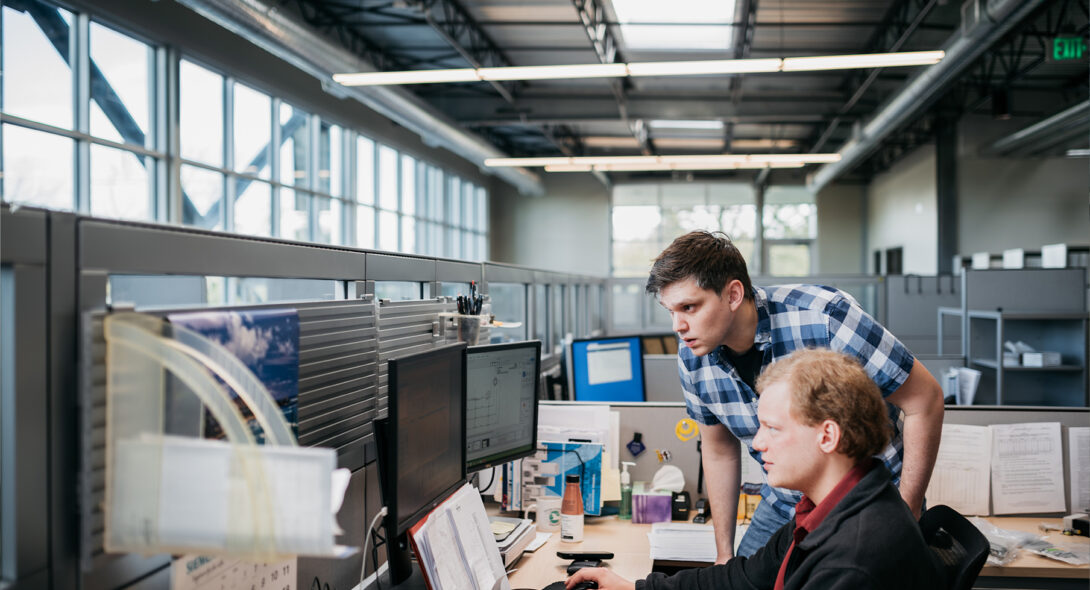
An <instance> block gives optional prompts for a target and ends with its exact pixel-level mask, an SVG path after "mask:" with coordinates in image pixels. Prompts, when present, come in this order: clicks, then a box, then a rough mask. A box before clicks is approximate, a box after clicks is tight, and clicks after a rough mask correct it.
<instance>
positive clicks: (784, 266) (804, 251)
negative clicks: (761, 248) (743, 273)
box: [768, 244, 810, 277]
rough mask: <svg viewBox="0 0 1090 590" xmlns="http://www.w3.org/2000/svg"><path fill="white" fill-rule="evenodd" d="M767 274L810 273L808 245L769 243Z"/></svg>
mask: <svg viewBox="0 0 1090 590" xmlns="http://www.w3.org/2000/svg"><path fill="white" fill-rule="evenodd" d="M768 274H770V275H773V276H788V277H799V276H806V275H808V274H810V245H809V244H769V246H768Z"/></svg>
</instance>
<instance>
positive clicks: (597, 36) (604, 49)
mask: <svg viewBox="0 0 1090 590" xmlns="http://www.w3.org/2000/svg"><path fill="white" fill-rule="evenodd" d="M572 5H573V6H574V7H575V11H576V13H577V14H578V15H579V23H580V25H582V27H583V32H584V33H586V34H587V39H588V40H589V41H590V45H591V48H592V49H594V55H595V56H597V57H598V61H599V62H601V63H604V64H611V63H618V62H623V61H624V58H623V57H622V56H621V53H620V51H619V50H618V49H617V39H616V37H614V36H613V30H612V29H611V28H610V25H609V24H607V22H606V11H605V7H604V6H603V5H602V4H601V3H600V2H599V0H572ZM630 87H631V83H630V82H629V81H628V80H627V79H625V78H622V79H611V80H610V81H609V88H610V90H611V91H612V92H613V96H614V98H616V100H617V112H618V114H619V115H620V118H621V121H623V122H624V124H625V126H626V127H628V129H629V131H630V132H631V133H632V136H633V137H635V138H636V141H637V142H638V143H639V144H640V151H641V152H643V154H644V155H651V154H652V153H654V149H653V147H652V146H651V142H650V140H649V139H648V136H647V128H646V127H645V126H644V124H643V121H641V120H638V119H635V120H634V119H632V118H630V117H629V115H628V89H629V88H630Z"/></svg>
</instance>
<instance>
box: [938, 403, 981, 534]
mask: <svg viewBox="0 0 1090 590" xmlns="http://www.w3.org/2000/svg"><path fill="white" fill-rule="evenodd" d="M991 461H992V431H991V429H990V428H988V427H987V426H969V425H966V424H943V425H942V443H940V445H939V455H938V458H937V459H936V460H935V469H934V471H933V472H932V473H931V483H930V484H929V485H928V486H927V495H926V497H927V502H928V504H932V505H935V504H946V505H947V506H949V507H951V508H953V509H954V510H957V511H958V512H960V513H962V514H975V515H987V514H988V500H989V499H990V493H989V492H990V491H991V487H990V483H991V465H992V463H991Z"/></svg>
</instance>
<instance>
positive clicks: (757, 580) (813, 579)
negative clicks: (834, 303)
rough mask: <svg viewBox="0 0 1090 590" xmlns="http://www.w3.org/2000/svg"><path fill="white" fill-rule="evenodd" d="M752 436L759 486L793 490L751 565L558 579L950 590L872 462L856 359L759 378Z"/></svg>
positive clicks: (878, 446)
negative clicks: (787, 515)
mask: <svg viewBox="0 0 1090 590" xmlns="http://www.w3.org/2000/svg"><path fill="white" fill-rule="evenodd" d="M757 388H758V391H760V394H761V402H760V405H761V427H760V430H758V431H757V435H756V436H755V437H754V438H753V445H754V447H755V448H757V449H758V450H760V451H761V453H762V454H763V455H764V457H765V459H766V461H765V470H766V471H767V473H768V481H769V482H770V483H772V484H773V485H776V486H781V487H785V488H791V489H794V490H800V491H802V493H803V494H804V495H803V497H802V500H801V501H799V505H798V510H797V513H796V514H795V517H794V522H792V523H791V524H789V525H786V526H784V527H782V528H781V529H780V530H779V531H778V532H777V533H776V534H775V535H774V536H773V537H772V539H771V540H769V542H768V544H766V545H765V546H764V548H763V549H761V550H759V551H757V552H756V553H755V554H754V555H753V556H752V557H748V558H747V557H735V558H733V559H731V560H730V561H728V562H727V563H726V564H725V565H714V566H711V567H704V568H697V569H690V570H683V571H681V572H678V573H677V574H676V575H674V576H671V577H666V576H664V575H662V574H651V575H650V576H648V577H647V578H646V579H644V580H640V581H638V582H636V583H635V584H633V583H632V582H630V581H628V580H626V579H624V578H621V577H620V576H619V575H617V574H615V573H613V572H612V570H609V569H607V568H591V569H581V570H579V571H578V572H576V573H575V574H574V575H573V576H572V577H571V578H570V579H569V580H568V582H567V587H568V588H571V587H573V586H575V584H577V583H579V582H581V581H585V580H594V581H595V582H597V583H598V588H601V590H633V589H635V590H704V589H711V588H715V589H720V590H721V589H728V588H729V589H730V590H757V589H758V588H763V589H774V590H840V589H843V590H859V589H861V588H873V589H875V590H879V589H880V590H902V589H903V590H920V589H925V588H926V589H931V588H943V587H946V585H947V583H946V581H945V580H944V572H943V571H942V569H941V568H940V565H939V562H938V559H937V558H936V557H935V556H934V554H933V553H932V552H931V549H930V548H929V547H928V546H927V544H926V542H925V541H924V538H923V535H922V534H921V532H920V526H919V524H918V523H917V522H916V518H915V516H914V515H913V514H912V513H911V512H909V510H908V507H907V506H906V505H905V503H904V501H902V500H901V496H900V495H899V494H898V492H897V489H896V488H894V487H893V486H892V485H891V483H890V474H889V470H887V469H886V467H885V465H883V464H882V462H881V461H879V460H877V459H875V458H874V455H875V454H877V453H880V452H881V451H882V449H883V448H884V447H885V446H886V445H887V444H888V443H889V439H890V426H889V417H888V415H887V413H886V405H885V403H884V402H883V401H882V396H881V394H880V393H879V392H878V387H877V386H876V385H875V384H874V382H873V381H871V380H870V376H869V375H867V374H866V373H864V372H863V367H862V366H861V365H860V364H859V362H858V361H857V360H856V359H855V358H854V357H850V356H847V355H844V354H840V353H837V352H832V351H830V350H816V349H809V350H799V351H797V352H795V353H793V354H791V355H790V356H788V357H787V358H785V359H782V360H780V361H778V362H776V363H775V364H773V365H771V366H770V367H769V368H768V370H766V371H765V372H764V373H763V374H761V377H760V379H758V381H757Z"/></svg>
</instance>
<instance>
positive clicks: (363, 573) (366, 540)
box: [360, 506, 387, 589]
mask: <svg viewBox="0 0 1090 590" xmlns="http://www.w3.org/2000/svg"><path fill="white" fill-rule="evenodd" d="M386 513H387V510H386V507H385V506H383V507H382V509H381V510H379V511H378V514H376V515H375V518H373V519H372V520H371V526H369V527H367V531H365V532H364V537H363V552H362V553H361V554H360V555H361V556H362V557H363V565H362V566H360V588H361V589H362V588H363V580H364V578H365V577H366V574H367V545H368V544H370V542H371V532H372V531H374V530H375V524H377V523H378V521H379V519H381V518H382V517H384V516H386ZM375 583H376V584H379V575H378V563H377V562H376V563H375Z"/></svg>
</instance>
